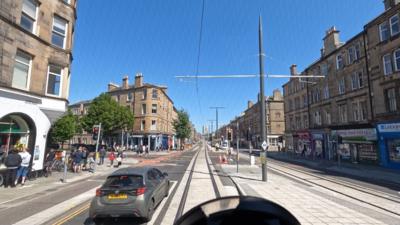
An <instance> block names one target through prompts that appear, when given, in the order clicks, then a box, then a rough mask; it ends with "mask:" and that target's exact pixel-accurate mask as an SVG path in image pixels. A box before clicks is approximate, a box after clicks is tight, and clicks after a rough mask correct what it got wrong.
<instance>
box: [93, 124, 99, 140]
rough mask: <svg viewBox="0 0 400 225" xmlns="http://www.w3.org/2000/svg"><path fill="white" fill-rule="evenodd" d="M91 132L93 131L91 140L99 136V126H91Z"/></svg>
mask: <svg viewBox="0 0 400 225" xmlns="http://www.w3.org/2000/svg"><path fill="white" fill-rule="evenodd" d="M92 133H93V140H97V137H98V136H99V127H98V126H95V127H93V130H92Z"/></svg>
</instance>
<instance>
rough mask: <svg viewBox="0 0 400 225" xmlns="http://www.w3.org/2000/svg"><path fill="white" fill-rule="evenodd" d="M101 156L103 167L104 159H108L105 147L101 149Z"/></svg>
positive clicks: (100, 163)
mask: <svg viewBox="0 0 400 225" xmlns="http://www.w3.org/2000/svg"><path fill="white" fill-rule="evenodd" d="M99 155H100V162H99V165H103V164H104V158H105V157H106V149H105V148H104V146H103V147H102V148H101V149H100V152H99Z"/></svg>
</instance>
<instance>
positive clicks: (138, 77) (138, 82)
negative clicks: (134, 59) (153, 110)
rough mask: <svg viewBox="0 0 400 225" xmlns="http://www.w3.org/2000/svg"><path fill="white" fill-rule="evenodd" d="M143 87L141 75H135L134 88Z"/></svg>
mask: <svg viewBox="0 0 400 225" xmlns="http://www.w3.org/2000/svg"><path fill="white" fill-rule="evenodd" d="M141 86H143V74H142V73H137V74H136V76H135V88H137V87H141Z"/></svg>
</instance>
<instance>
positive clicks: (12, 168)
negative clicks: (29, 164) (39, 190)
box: [4, 149, 22, 188]
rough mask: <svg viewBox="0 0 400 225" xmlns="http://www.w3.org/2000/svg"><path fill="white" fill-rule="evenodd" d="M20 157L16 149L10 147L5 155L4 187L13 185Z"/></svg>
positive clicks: (20, 160)
mask: <svg viewBox="0 0 400 225" xmlns="http://www.w3.org/2000/svg"><path fill="white" fill-rule="evenodd" d="M21 162H22V158H21V156H20V155H19V154H18V152H17V151H16V149H12V150H11V152H10V153H9V154H8V156H7V157H6V159H5V161H4V164H5V165H6V167H7V171H6V180H5V182H4V187H5V188H7V187H8V186H11V187H15V177H16V175H17V169H18V167H19V166H20V165H21Z"/></svg>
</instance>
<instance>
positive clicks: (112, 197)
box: [108, 194, 128, 199]
mask: <svg viewBox="0 0 400 225" xmlns="http://www.w3.org/2000/svg"><path fill="white" fill-rule="evenodd" d="M127 198H128V195H127V194H109V195H108V199H127Z"/></svg>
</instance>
